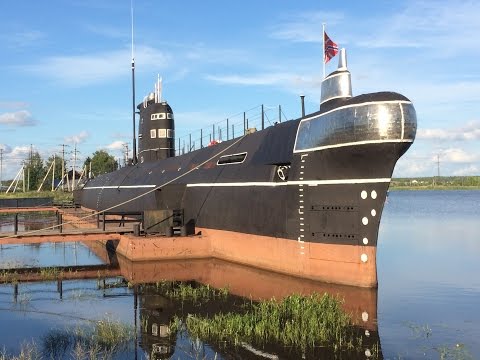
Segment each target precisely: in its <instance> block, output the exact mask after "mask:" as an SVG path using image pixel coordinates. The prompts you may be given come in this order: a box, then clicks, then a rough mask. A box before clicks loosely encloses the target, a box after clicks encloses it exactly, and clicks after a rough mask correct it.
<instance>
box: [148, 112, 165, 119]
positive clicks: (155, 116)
mask: <svg viewBox="0 0 480 360" xmlns="http://www.w3.org/2000/svg"><path fill="white" fill-rule="evenodd" d="M166 118H167V116H166V114H165V113H156V114H152V115H150V119H151V120H162V119H166Z"/></svg>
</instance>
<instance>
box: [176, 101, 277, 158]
mask: <svg viewBox="0 0 480 360" xmlns="http://www.w3.org/2000/svg"><path fill="white" fill-rule="evenodd" d="M262 115H263V116H262ZM273 119H275V120H273ZM282 120H286V116H285V114H284V113H283V111H282V108H281V106H280V105H279V106H278V107H277V106H264V105H257V106H255V107H253V108H251V109H248V110H246V111H244V112H239V113H236V114H234V115H231V116H229V117H227V118H226V119H225V120H221V121H219V122H216V123H214V124H212V125H211V126H209V127H207V128H201V129H199V130H196V131H193V132H191V133H188V134H186V135H183V136H180V137H177V138H176V139H175V156H179V155H183V154H186V153H189V152H191V151H195V150H198V149H201V148H204V147H206V146H208V145H209V144H211V143H212V142H215V143H218V142H221V141H226V140H232V139H236V138H238V137H241V136H244V135H245V134H246V133H247V131H248V129H250V128H255V129H257V130H263V129H265V128H267V127H270V126H273V125H274V124H275V123H277V122H282Z"/></svg>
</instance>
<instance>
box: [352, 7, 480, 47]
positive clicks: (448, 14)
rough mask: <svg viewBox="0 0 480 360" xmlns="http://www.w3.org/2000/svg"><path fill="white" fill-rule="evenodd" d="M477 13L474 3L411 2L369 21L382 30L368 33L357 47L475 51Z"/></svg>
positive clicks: (478, 27)
mask: <svg viewBox="0 0 480 360" xmlns="http://www.w3.org/2000/svg"><path fill="white" fill-rule="evenodd" d="M479 13H480V3H478V2H474V1H455V2H451V1H443V2H442V1H410V2H408V3H407V5H406V6H405V7H404V8H403V9H402V10H400V11H397V12H395V13H394V14H393V15H392V16H387V17H382V18H379V19H377V20H376V21H375V19H370V20H371V21H372V25H373V26H374V27H376V28H380V29H382V31H375V32H371V35H370V36H366V37H364V40H363V41H362V42H361V43H360V44H359V45H361V46H366V47H378V48H382V47H410V48H422V49H433V50H434V51H435V52H436V53H442V54H444V55H449V56H450V55H454V56H457V55H458V54H459V53H461V52H462V50H469V51H471V50H473V51H478V49H475V48H477V47H476V46H473V43H475V42H477V44H478V40H477V39H478V33H480V22H479V21H478V14H479ZM459 24H461V26H459ZM472 41H473V43H472ZM448 44H454V45H453V46H448Z"/></svg>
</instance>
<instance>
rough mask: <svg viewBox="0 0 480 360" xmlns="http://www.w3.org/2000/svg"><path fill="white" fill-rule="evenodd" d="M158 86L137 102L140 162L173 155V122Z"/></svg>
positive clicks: (170, 109) (168, 106) (169, 108)
mask: <svg viewBox="0 0 480 360" xmlns="http://www.w3.org/2000/svg"><path fill="white" fill-rule="evenodd" d="M159 89H160V86H159V87H156V89H155V92H152V93H150V94H149V95H147V96H146V97H145V98H144V99H143V102H142V103H140V104H138V106H137V109H138V110H140V120H139V126H138V160H139V162H140V163H144V162H149V161H155V160H162V159H166V158H169V157H173V156H175V122H174V119H173V111H172V108H171V107H170V105H168V103H167V102H166V101H164V100H162V99H161V93H160V91H159Z"/></svg>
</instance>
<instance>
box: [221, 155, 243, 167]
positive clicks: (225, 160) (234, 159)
mask: <svg viewBox="0 0 480 360" xmlns="http://www.w3.org/2000/svg"><path fill="white" fill-rule="evenodd" d="M246 157H247V153H246V152H244V153H240V154H231V155H223V156H220V159H218V161H217V165H231V164H241V163H243V162H244V161H245V158H246Z"/></svg>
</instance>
